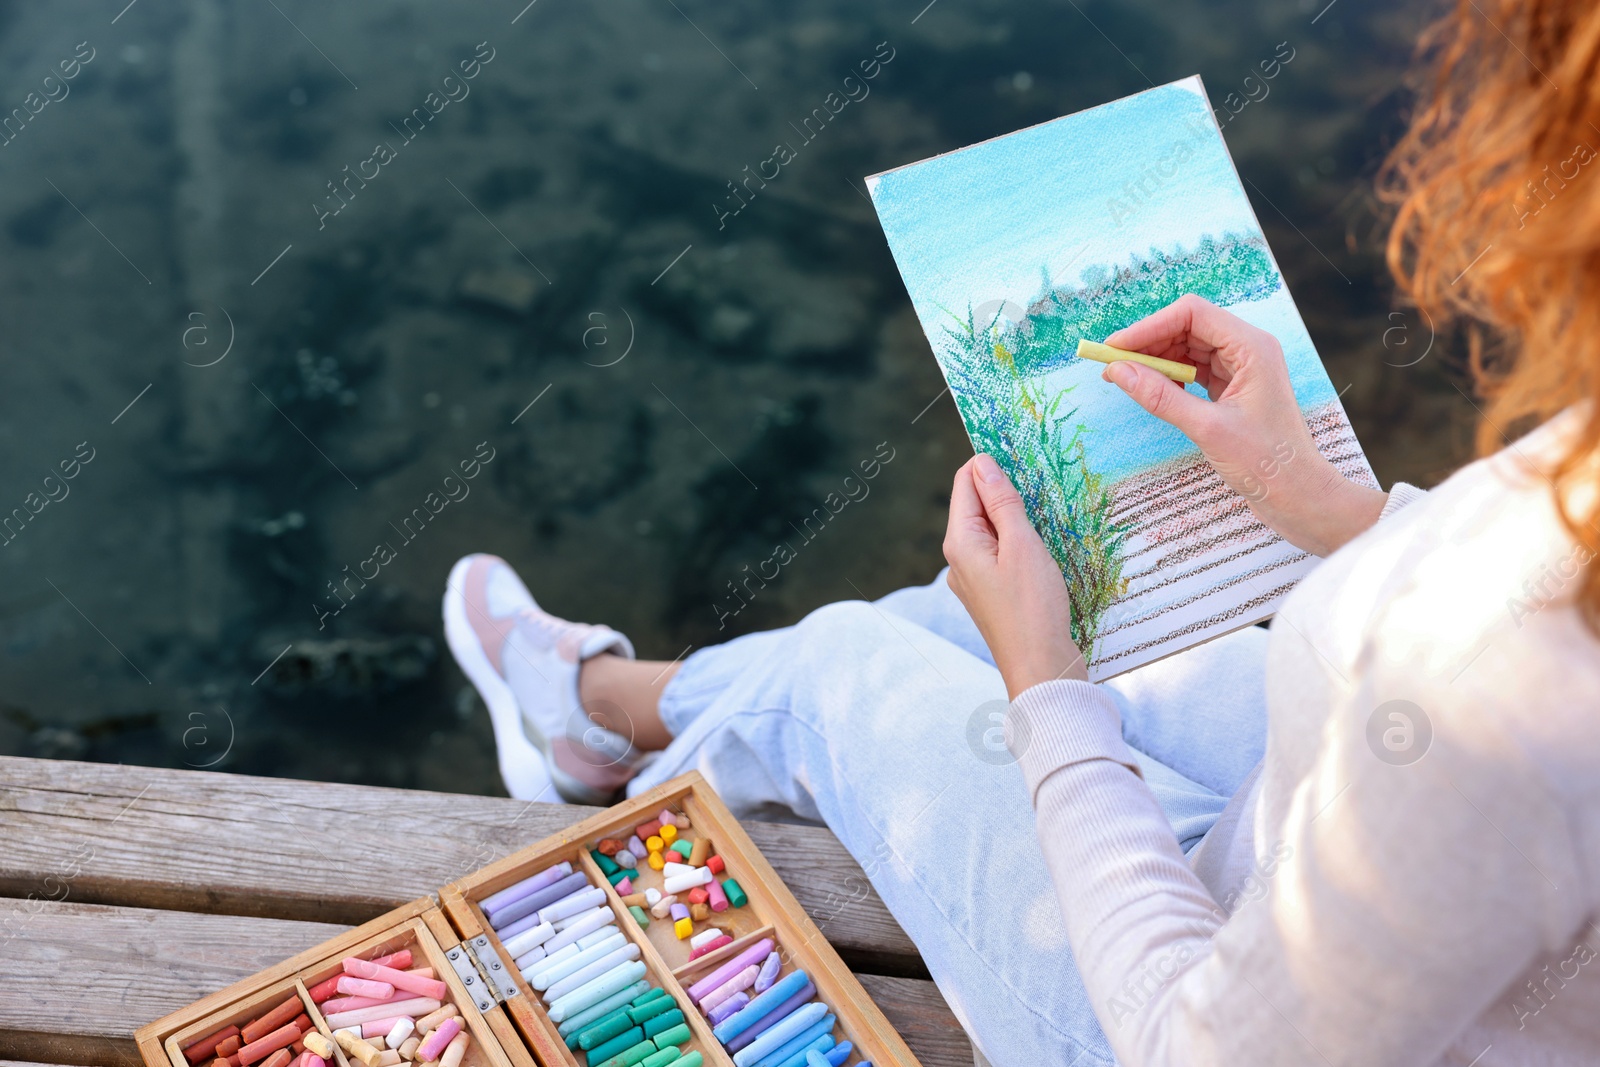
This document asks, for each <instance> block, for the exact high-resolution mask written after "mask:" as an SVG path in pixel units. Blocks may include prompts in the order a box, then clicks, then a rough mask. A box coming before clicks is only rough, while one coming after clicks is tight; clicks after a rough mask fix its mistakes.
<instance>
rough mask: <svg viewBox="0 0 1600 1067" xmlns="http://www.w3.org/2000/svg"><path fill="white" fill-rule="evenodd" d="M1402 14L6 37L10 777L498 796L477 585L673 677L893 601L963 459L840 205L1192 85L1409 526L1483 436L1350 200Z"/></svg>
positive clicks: (462, 16)
mask: <svg viewBox="0 0 1600 1067" xmlns="http://www.w3.org/2000/svg"><path fill="white" fill-rule="evenodd" d="M1412 7H1413V5H1409V4H1407V5H1401V6H1399V7H1396V6H1394V5H1388V4H1380V3H1377V2H1368V0H1342V2H1340V3H1339V4H1337V6H1334V7H1331V8H1326V9H1324V8H1323V5H1322V4H1320V3H1319V4H1315V5H1312V4H1304V3H1301V4H1294V3H1291V4H1282V3H1267V2H1265V0H1237V2H1225V3H1206V4H1200V3H1189V4H1178V5H1174V4H1170V3H1157V2H1156V0H1139V2H1118V3H1115V4H1113V3H1076V4H1074V3H1070V2H1068V3H1061V4H1037V5H1028V6H1027V7H1026V8H1023V7H1021V6H1019V5H1008V4H1002V3H998V2H994V0H960V2H957V0H940V2H937V3H935V4H932V5H928V6H926V7H924V5H923V4H921V3H911V4H904V5H902V4H898V3H882V4H875V5H862V4H856V3H844V2H832V3H827V2H824V3H807V4H804V5H787V6H782V7H774V6H773V5H768V4H759V3H742V4H733V5H728V4H715V5H711V4H691V3H679V4H677V5H676V6H674V5H672V4H665V3H659V2H655V0H649V2H646V0H618V2H613V3H608V4H594V3H578V2H575V0H538V2H537V3H535V4H532V5H525V3H524V2H522V0H513V2H510V3H501V2H498V0H497V2H494V3H488V2H482V3H475V4H472V5H453V6H450V7H448V8H447V7H444V6H442V5H428V4H423V3H420V2H413V3H390V4H384V5H339V6H333V7H330V6H328V5H323V4H315V3H310V2H306V0H278V2H277V3H276V4H256V3H234V4H229V3H223V2H221V0H182V2H178V0H173V2H158V0H142V2H136V3H135V4H132V5H129V6H128V7H126V8H123V9H122V10H121V11H120V13H117V12H108V11H107V10H106V9H105V8H104V7H103V6H102V5H95V4H90V3H87V2H63V3H58V4H51V5H48V6H45V5H36V6H34V7H32V8H27V7H23V6H21V5H8V6H6V7H3V8H0V45H3V46H4V49H5V57H6V63H5V69H6V70H7V71H8V72H9V73H8V76H7V78H6V79H5V83H4V85H3V86H0V92H3V93H4V98H3V100H0V104H3V106H4V109H5V110H6V111H7V112H8V113H9V114H10V116H11V117H10V118H9V119H7V120H5V123H4V129H5V137H6V140H5V143H4V145H3V147H0V222H3V235H0V241H3V242H4V243H5V247H6V251H7V254H6V256H5V257H4V260H3V262H0V271H3V272H4V280H3V284H0V301H3V302H4V303H3V308H4V311H3V314H4V321H5V322H6V324H7V326H8V330H7V334H6V338H7V342H8V347H9V351H8V357H9V358H7V359H6V360H5V363H4V371H3V373H4V375H5V379H6V380H5V389H4V394H3V395H4V406H3V408H0V412H3V416H0V442H3V446H4V447H3V448H0V492H3V493H4V494H5V495H4V498H3V504H4V506H5V507H6V508H9V509H12V510H11V511H10V515H11V518H10V519H9V520H7V522H6V525H5V531H6V532H5V536H4V548H3V549H0V565H3V566H4V568H5V569H4V574H5V577H6V582H5V586H4V591H3V592H0V633H3V635H4V641H5V645H4V649H5V668H6V677H7V679H8V681H9V685H8V686H7V692H6V694H5V696H4V698H3V704H4V707H3V709H0V751H6V752H11V753H25V754H36V755H48V756H61V757H71V758H89V759H101V760H122V761H126V762H141V763H152V764H159V765H168V766H202V765H213V764H214V765H216V766H218V767H219V768H220V769H231V770H240V771H248V772H253V773H264V774H279V775H295V776H305V777H311V778H329V779H341V780H349V781H364V782H374V783H385V784H396V785H406V786H420V787H432V788H440V789H452V790H463V791H485V792H487V791H497V790H498V789H499V782H498V779H497V776H496V773H495V770H494V760H493V751H492V741H491V738H490V733H489V729H488V723H487V719H486V717H485V716H484V714H483V712H482V709H481V708H480V707H478V705H477V702H476V697H475V696H474V695H473V694H472V693H471V691H470V689H469V688H468V687H467V686H466V685H465V683H464V682H463V680H462V679H461V677H460V676H459V674H458V673H457V672H456V670H455V668H454V666H453V665H451V664H450V663H449V661H448V656H444V655H443V651H444V650H443V645H442V638H441V633H440V625H439V621H438V603H439V595H440V593H441V591H442V583H443V580H444V575H445V574H446V572H447V570H448V568H449V565H450V563H451V562H452V561H453V560H454V559H456V558H457V557H458V556H459V555H461V554H463V553H466V552H468V551H473V550H486V551H493V552H497V553H500V554H502V555H504V556H506V557H507V558H509V559H511V560H512V561H514V562H515V563H516V564H517V565H518V566H519V568H520V569H521V570H522V571H523V573H524V575H525V577H527V579H528V580H529V582H530V584H531V585H532V586H533V588H534V591H535V593H536V594H537V595H538V596H539V597H540V598H541V599H542V600H543V601H544V602H545V603H546V604H547V605H548V606H549V607H550V608H551V609H552V610H555V611H557V612H561V613H564V614H567V615H570V616H572V617H578V618H589V619H603V620H605V621H608V622H611V623H612V624H614V625H616V626H618V627H619V628H621V629H624V630H625V631H627V632H628V633H629V634H630V635H631V636H632V637H633V639H634V641H635V643H636V644H637V645H638V646H639V647H640V649H641V652H643V653H644V654H647V655H653V656H660V657H662V658H671V657H673V656H676V655H678V654H679V653H680V651H681V650H683V649H684V648H685V646H699V645H702V644H705V643H707V642H711V641H715V640H719V639H723V638H725V637H727V636H729V635H731V634H734V633H740V632H745V631H748V630H751V629H757V628H762V627H765V626H770V625H774V624H777V623H781V622H786V621H789V620H791V619H793V618H794V617H795V616H797V615H798V614H800V613H802V612H804V611H805V610H807V609H809V608H811V607H814V606H816V605H819V604H821V603H824V602H826V601H829V600H834V599H842V598H850V597H855V596H858V595H860V594H861V593H865V594H867V595H877V594H880V593H882V592H885V591H887V590H889V589H891V588H894V587H896V586H899V585H904V584H909V583H912V582H920V581H925V580H926V579H927V578H928V576H930V575H931V574H932V573H933V571H934V570H935V569H936V568H937V566H938V565H939V563H940V556H939V542H940V539H941V537H942V529H943V522H944V506H945V493H946V492H947V487H948V480H949V473H950V471H951V470H952V469H953V468H954V467H955V466H956V465H957V464H958V463H959V462H960V460H961V458H962V456H963V454H964V451H965V449H966V442H965V436H964V435H963V434H962V432H961V429H960V426H959V424H958V422H957V420H956V417H955V414H954V410H953V408H952V406H951V404H950V402H949V400H948V398H944V399H940V393H941V389H942V382H941V381H940V379H939V376H938V372H937V369H936V367H935V365H934V362H933V359H932V357H931V355H930V354H929V352H928V351H927V347H926V344H925V342H924V341H923V339H922V336H921V334H920V332H919V330H918V329H917V326H916V323H915V321H914V320H913V318H912V316H911V313H910V309H909V307H908V305H907V302H906V298H905V294H904V291H903V289H902V287H901V285H900V282H899V279H898V277H897V275H896V273H895V271H894V267H893V264H892V262H891V261H890V259H889V256H888V254H887V251H886V249H885V247H884V243H883V239H882V237H881V234H880V232H879V230H878V227H877V225H876V222H875V220H874V217H873V214H872V211H871V207H870V205H869V204H868V203H867V201H866V198H865V194H864V192H863V190H862V188H861V185H860V178H861V177H862V176H863V175H866V174H869V173H872V172H875V171H878V170H882V169H885V168H887V167H890V166H894V165H897V164H900V163H905V162H908V161H911V160H915V159H919V158H922V157H925V156H928V155H931V154H933V153H936V152H939V151H943V150H947V149H950V148H954V147H958V146H960V145H963V144H966V143H970V142H972V141H975V140H978V139H981V138H985V137H989V136H993V135H996V134H1000V133H1004V132H1007V131H1009V130H1012V129H1015V128H1017V127H1020V126H1023V125H1027V124H1029V123H1033V122H1038V121H1042V120H1044V119H1048V118H1051V117H1053V116H1055V115H1058V114H1061V113H1063V112H1066V111H1070V110H1074V109H1077V108H1080V107H1084V106H1088V105H1092V104H1095V103H1099V102H1101V101H1103V100H1106V99H1109V98H1111V97H1115V96H1120V95H1123V94H1126V93H1129V92H1133V91H1136V90H1138V89H1141V88H1145V87H1146V86H1147V85H1148V84H1149V83H1150V82H1151V81H1154V82H1163V81H1167V80H1171V79H1173V78H1176V77H1180V76H1183V75H1186V74H1189V73H1193V72H1195V71H1198V72H1200V73H1201V74H1202V75H1204V76H1205V78H1206V80H1207V83H1208V86H1209V87H1210V89H1211V91H1212V93H1213V96H1214V98H1215V99H1219V100H1221V99H1223V98H1224V97H1225V96H1226V94H1228V93H1238V94H1239V98H1240V99H1243V100H1247V101H1248V103H1247V105H1245V106H1241V107H1240V108H1239V109H1238V113H1237V114H1236V115H1235V116H1234V117H1233V118H1231V119H1230V121H1229V123H1228V126H1227V129H1226V137H1227V139H1228V142H1229V144H1230V146H1231V147H1232V149H1233V151H1234V153H1235V155H1236V157H1237V159H1238V162H1239V166H1240V169H1241V172H1242V173H1243V175H1244V176H1245V177H1246V179H1247V180H1248V182H1249V185H1248V186H1247V187H1248V188H1250V189H1251V191H1252V197H1253V198H1254V199H1255V202H1256V205H1257V208H1258V211H1259V212H1260V214H1261V217H1262V222H1263V224H1264V226H1265V228H1266V231H1267V233H1268V235H1269V238H1270V239H1271V241H1272V243H1273V245H1274V248H1275V249H1276V251H1277V254H1278V257H1279V260H1280V261H1281V263H1282V265H1283V268H1284V270H1285V273H1286V275H1287V276H1288V278H1289V281H1290V284H1291V286H1292V288H1293V289H1294V291H1295V293H1296V295H1297V297H1298V298H1299V300H1300V303H1301V307H1302V309H1303V311H1304V312H1305V314H1306V317H1307V319H1308V322H1309V325H1310V327H1311V332H1312V334H1313V336H1314V337H1315V338H1316V340H1317V342H1318V344H1319V345H1320V346H1321V349H1322V352H1323V355H1324V357H1325V359H1326V360H1327V362H1328V364H1329V367H1330V372H1331V374H1332V377H1333V379H1334V381H1335V384H1336V385H1337V386H1339V387H1341V388H1345V387H1347V386H1348V391H1347V393H1346V394H1345V400H1346V403H1347V404H1348V405H1349V407H1350V408H1351V412H1352V416H1353V418H1354V421H1355V424H1356V427H1357V429H1358V431H1359V432H1360V433H1361V436H1362V438H1363V440H1364V441H1365V442H1366V444H1367V446H1368V449H1369V452H1370V453H1371V455H1372V459H1373V463H1374V466H1375V467H1376V468H1377V469H1378V471H1379V473H1380V476H1382V477H1383V478H1384V479H1385V481H1388V480H1391V479H1394V478H1399V477H1405V478H1408V479H1411V480H1419V481H1424V482H1426V481H1428V480H1430V479H1431V478H1432V477H1435V476H1437V474H1438V473H1439V472H1440V471H1442V470H1444V469H1445V468H1446V467H1447V466H1448V464H1449V463H1450V462H1451V461H1452V459H1453V458H1454V457H1456V456H1458V455H1459V448H1460V441H1461V440H1462V437H1461V435H1459V434H1456V433H1455V432H1454V430H1453V427H1457V426H1460V425H1463V424H1464V423H1465V422H1466V420H1467V419H1468V418H1469V417H1470V410H1468V409H1465V405H1464V403H1463V402H1462V401H1461V400H1460V398H1459V397H1458V396H1457V395H1456V393H1455V392H1454V391H1453V390H1452V389H1450V388H1449V386H1448V384H1447V382H1446V379H1445V377H1444V371H1443V369H1442V367H1441V366H1440V365H1439V364H1440V358H1439V356H1438V355H1434V356H1432V357H1430V358H1428V359H1425V360H1422V361H1421V362H1419V363H1416V364H1415V365H1408V366H1402V365H1403V364H1407V363H1409V362H1410V352H1411V351H1413V350H1404V351H1402V349H1399V348H1396V347H1395V346H1396V344H1399V345H1404V344H1406V343H1410V342H1413V341H1414V342H1415V347H1414V351H1416V352H1421V351H1423V350H1424V347H1425V343H1426V338H1424V337H1423V336H1422V332H1423V330H1424V326H1423V324H1421V323H1417V324H1410V323H1409V322H1408V320H1406V319H1405V318H1404V316H1402V318H1401V320H1399V321H1397V320H1395V319H1392V318H1390V317H1389V316H1390V314H1391V311H1392V309H1391V307H1390V305H1389V303H1388V296H1387V289H1386V287H1385V286H1384V285H1383V283H1382V281H1381V271H1380V264H1379V259H1378V255H1377V244H1376V240H1375V238H1374V236H1373V233H1374V231H1373V224H1372V222H1371V219H1370V216H1368V215H1367V214H1366V213H1365V212H1364V210H1363V203H1364V194H1363V192H1362V190H1363V188H1364V183H1365V181H1366V179H1367V178H1368V177H1369V176H1370V171H1371V168H1372V166H1373V163H1374V161H1375V158H1376V156H1377V154H1378V153H1380V152H1381V150H1382V148H1383V146H1384V144H1385V143H1386V139H1387V138H1389V137H1391V136H1392V134H1393V132H1394V130H1395V128H1396V124H1397V122H1398V116H1397V107H1398V101H1399V99H1400V97H1399V96H1398V88H1397V87H1398V85H1399V83H1400V76H1401V72H1402V70H1403V67H1404V65H1405V62H1406V60H1407V57H1408V54H1409V49H1410V37H1411V35H1412V33H1413V32H1414V29H1415V26H1416V19H1417V15H1416V14H1415V12H1414V11H1412V10H1411V9H1412ZM1319 11H1320V14H1319ZM113 16H115V17H113ZM1284 49H1288V50H1291V51H1292V52H1293V54H1294V58H1293V60H1292V63H1290V64H1288V65H1286V66H1285V67H1284V68H1283V70H1282V71H1281V73H1280V75H1279V76H1278V77H1276V78H1275V79H1274V80H1273V81H1272V83H1271V89H1270V92H1269V93H1266V94H1262V93H1260V92H1259V90H1257V89H1255V88H1253V87H1252V86H1251V84H1250V83H1249V82H1247V81H1246V78H1247V77H1248V76H1249V75H1250V73H1251V71H1252V70H1253V69H1254V68H1255V66H1256V65H1257V63H1258V62H1259V60H1261V59H1262V58H1263V57H1271V56H1274V55H1279V54H1284V52H1283V50H1284ZM69 72H70V73H69ZM1397 328H1398V329H1400V331H1401V332H1400V333H1399V334H1396V333H1395V332H1394V331H1395V330H1396V329H1397ZM1413 334H1415V336H1414V337H1413ZM1397 352H1401V354H1400V355H1397V354H1396V353H1397ZM1402 357H1404V358H1402ZM887 452H892V453H893V456H894V458H893V460H892V462H889V463H885V464H884V465H883V467H882V471H881V474H880V475H879V476H878V477H877V478H876V479H875V480H874V481H873V483H872V487H871V494H870V497H869V498H866V499H863V500H861V501H859V502H853V503H852V505H851V506H850V507H849V508H848V509H845V510H841V511H839V512H838V513H836V514H835V515H834V517H833V518H832V519H831V520H830V521H829V522H828V523H827V524H826V525H825V526H823V525H822V524H820V523H813V524H812V525H815V526H816V530H815V531H814V532H813V533H812V534H811V535H810V536H805V539H804V546H805V547H804V550H803V551H801V552H798V553H796V554H795V558H794V559H792V560H787V561H785V562H784V565H783V566H782V567H781V574H780V576H779V577H778V578H777V579H774V580H772V581H770V582H767V583H765V584H764V585H763V586H762V587H761V589H760V595H759V596H744V597H738V599H737V600H734V599H730V598H732V597H734V596H736V593H737V590H738V588H739V587H740V585H741V583H743V582H744V580H745V577H746V575H747V573H748V569H749V568H750V567H751V566H753V565H759V563H760V562H761V561H763V560H766V559H770V558H771V556H772V554H773V551H774V549H773V546H774V544H775V543H776V542H777V541H779V540H784V539H789V540H791V541H792V540H793V539H794V538H795V536H796V533H795V531H796V528H797V526H798V527H801V528H802V532H803V531H804V530H809V529H810V527H809V526H806V519H807V516H810V515H812V514H813V512H814V510H815V509H816V508H817V507H818V506H819V505H821V504H822V503H823V501H824V500H825V498H826V497H827V494H828V493H829V492H831V491H832V490H833V489H834V488H835V486H837V485H838V484H839V483H840V480H841V478H842V477H843V476H844V475H845V474H846V473H848V472H850V471H852V470H854V469H855V468H856V467H857V466H858V465H859V464H860V463H861V462H863V461H866V460H871V459H872V458H873V457H874V456H877V457H879V459H880V460H881V458H882V456H883V455H884V454H886V453H887ZM91 454H92V459H91V458H89V456H90V455H91ZM63 463H67V464H75V465H76V469H75V473H74V475H73V476H72V477H71V478H70V479H69V478H68V477H67V476H66V474H65V470H66V468H65V467H63V466H62V464H63ZM469 470H470V471H471V473H470V474H469V473H468V472H469ZM745 588H746V589H748V588H749V586H745ZM858 591H859V592H858ZM735 603H737V604H738V605H739V608H738V610H737V611H734V610H732V605H734V604H735ZM197 729H198V732H196V731H197ZM197 739H198V740H197ZM201 742H204V744H203V745H202V744H201ZM206 746H209V747H206Z"/></svg>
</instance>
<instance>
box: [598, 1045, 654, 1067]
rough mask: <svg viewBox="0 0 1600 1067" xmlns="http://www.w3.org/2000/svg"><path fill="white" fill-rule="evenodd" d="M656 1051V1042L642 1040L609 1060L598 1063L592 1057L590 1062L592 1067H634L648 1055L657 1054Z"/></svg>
mask: <svg viewBox="0 0 1600 1067" xmlns="http://www.w3.org/2000/svg"><path fill="white" fill-rule="evenodd" d="M655 1051H656V1047H655V1045H654V1044H652V1043H650V1042H649V1041H641V1042H639V1043H638V1044H637V1045H635V1046H633V1047H632V1048H630V1049H629V1050H628V1051H626V1052H622V1053H618V1054H617V1055H615V1056H613V1057H611V1058H610V1059H609V1060H604V1061H602V1062H600V1063H598V1064H596V1063H595V1062H594V1061H593V1060H592V1059H591V1060H590V1061H589V1062H590V1064H591V1065H592V1067H633V1065H634V1064H636V1063H642V1062H644V1060H645V1059H646V1058H647V1057H649V1056H653V1055H655Z"/></svg>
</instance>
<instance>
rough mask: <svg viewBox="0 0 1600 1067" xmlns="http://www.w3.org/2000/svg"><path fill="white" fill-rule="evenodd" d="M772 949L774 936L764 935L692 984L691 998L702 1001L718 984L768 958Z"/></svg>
mask: <svg viewBox="0 0 1600 1067" xmlns="http://www.w3.org/2000/svg"><path fill="white" fill-rule="evenodd" d="M771 951H772V938H770V937H763V938H762V939H761V940H760V941H757V942H756V943H755V944H753V945H751V946H750V947H749V948H747V949H745V950H744V951H743V952H741V953H739V954H738V955H737V956H735V957H734V958H733V959H731V960H729V961H728V962H727V963H724V964H723V965H722V966H721V967H718V968H717V969H716V970H714V971H712V972H711V973H710V974H708V975H706V976H705V977H704V978H702V979H700V981H698V982H696V983H695V984H694V985H692V986H690V987H689V999H690V1000H692V1001H694V1002H695V1003H696V1004H698V1003H700V998H701V997H703V996H705V995H706V994H707V993H709V992H711V991H712V990H713V989H716V988H717V987H718V986H720V985H722V984H723V983H724V982H726V981H727V980H728V979H730V978H732V977H733V976H734V975H736V974H738V973H739V972H740V971H742V970H744V969H745V968H746V967H750V966H752V965H754V964H758V963H760V962H761V961H762V960H764V959H766V958H767V954H768V953H769V952H771Z"/></svg>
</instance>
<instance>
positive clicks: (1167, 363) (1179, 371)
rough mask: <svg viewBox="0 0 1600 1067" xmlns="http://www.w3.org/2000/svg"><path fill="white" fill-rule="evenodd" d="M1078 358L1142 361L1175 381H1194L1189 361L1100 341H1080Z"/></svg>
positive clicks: (1108, 361) (1101, 360)
mask: <svg viewBox="0 0 1600 1067" xmlns="http://www.w3.org/2000/svg"><path fill="white" fill-rule="evenodd" d="M1078 358H1079V359H1092V360H1094V361H1095V362H1096V363H1124V362H1125V363H1142V364H1144V365H1145V366H1146V367H1149V368H1150V369H1151V370H1158V371H1160V372H1161V373H1162V374H1165V375H1166V376H1167V377H1168V378H1171V379H1172V380H1173V381H1175V382H1183V383H1184V384H1188V383H1189V382H1192V381H1194V368H1193V367H1191V366H1190V365H1189V364H1187V363H1175V362H1173V361H1172V360H1170V359H1162V358H1161V357H1160V356H1147V355H1145V354H1144V353H1143V352H1129V351H1126V350H1125V349H1121V348H1112V347H1111V346H1110V345H1103V344H1101V343H1100V342H1099V341H1079V342H1078Z"/></svg>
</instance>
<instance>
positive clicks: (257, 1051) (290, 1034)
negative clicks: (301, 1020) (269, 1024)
mask: <svg viewBox="0 0 1600 1067" xmlns="http://www.w3.org/2000/svg"><path fill="white" fill-rule="evenodd" d="M298 1040H300V1028H299V1027H298V1026H296V1025H295V1024H294V1023H288V1024H286V1025H284V1026H280V1027H278V1029H276V1030H274V1031H272V1033H270V1034H268V1035H267V1036H266V1037H263V1038H262V1039H261V1040H259V1041H252V1042H250V1043H249V1044H248V1045H246V1046H245V1047H244V1048H242V1049H240V1050H239V1062H240V1063H241V1064H244V1065H245V1067H249V1065H250V1064H252V1063H255V1062H256V1061H257V1060H262V1059H266V1058H267V1057H268V1056H270V1055H272V1054H273V1053H274V1052H277V1051H278V1050H279V1049H286V1048H288V1047H289V1046H290V1045H292V1044H294V1043H295V1042H296V1041H298ZM285 1062H287V1060H286V1061H285Z"/></svg>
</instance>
